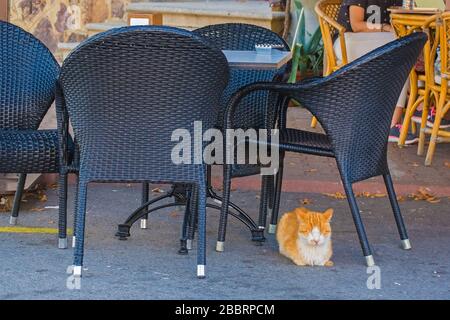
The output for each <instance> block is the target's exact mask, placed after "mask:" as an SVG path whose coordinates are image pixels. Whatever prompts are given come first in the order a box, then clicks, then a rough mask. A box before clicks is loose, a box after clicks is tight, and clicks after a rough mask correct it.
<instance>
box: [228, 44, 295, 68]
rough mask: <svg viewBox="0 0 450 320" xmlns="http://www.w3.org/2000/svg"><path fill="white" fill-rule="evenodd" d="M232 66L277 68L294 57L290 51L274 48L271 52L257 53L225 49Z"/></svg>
mask: <svg viewBox="0 0 450 320" xmlns="http://www.w3.org/2000/svg"><path fill="white" fill-rule="evenodd" d="M223 53H224V54H225V57H226V58H227V60H228V65H229V66H230V68H236V69H254V70H276V69H280V68H281V67H282V66H284V65H285V64H286V63H288V62H289V60H291V58H292V53H291V52H290V51H280V50H276V49H272V53H271V54H262V53H257V52H256V51H237V50H223Z"/></svg>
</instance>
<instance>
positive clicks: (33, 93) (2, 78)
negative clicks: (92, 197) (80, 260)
mask: <svg viewBox="0 0 450 320" xmlns="http://www.w3.org/2000/svg"><path fill="white" fill-rule="evenodd" d="M58 74H59V65H58V63H57V62H56V60H55V59H54V57H53V55H52V54H51V53H50V51H49V50H48V49H47V47H45V45H44V44H43V43H42V42H40V41H39V40H38V39H36V38H35V37H34V36H33V35H31V34H30V33H28V32H26V31H24V30H22V29H21V28H19V27H17V26H15V25H13V24H10V23H7V22H2V21H0V108H1V112H0V172H2V173H20V175H19V183H18V186H17V191H16V195H15V198H14V204H13V208H12V213H11V218H10V224H13V225H14V224H16V223H17V218H18V215H19V209H20V202H21V198H22V194H23V189H24V184H25V180H26V176H27V174H28V173H59V171H60V163H59V161H60V157H59V148H58V133H57V130H37V129H38V127H39V125H40V123H41V121H42V119H43V117H44V115H45V114H46V113H47V111H48V109H49V107H50V106H51V104H52V103H53V100H54V96H55V95H54V93H55V86H56V81H57V78H58ZM68 151H69V153H70V148H69V150H68ZM59 182H60V184H59V187H60V214H59V216H60V219H59V221H60V223H59V247H60V248H66V247H67V238H66V224H65V221H66V218H65V197H64V195H65V194H66V193H67V190H66V189H67V180H66V179H65V176H64V175H60V180H59Z"/></svg>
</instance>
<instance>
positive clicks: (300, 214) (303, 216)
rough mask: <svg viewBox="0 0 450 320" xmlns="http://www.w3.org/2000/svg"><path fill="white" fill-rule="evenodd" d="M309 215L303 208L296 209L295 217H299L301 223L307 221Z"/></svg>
mask: <svg viewBox="0 0 450 320" xmlns="http://www.w3.org/2000/svg"><path fill="white" fill-rule="evenodd" d="M308 213H309V212H308V209H306V208H303V207H302V208H296V209H295V215H296V216H297V219H298V220H301V221H306V220H307V219H308Z"/></svg>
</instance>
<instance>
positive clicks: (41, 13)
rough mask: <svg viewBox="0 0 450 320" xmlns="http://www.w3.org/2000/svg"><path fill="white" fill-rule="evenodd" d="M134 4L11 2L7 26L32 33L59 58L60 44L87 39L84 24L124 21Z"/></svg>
mask: <svg viewBox="0 0 450 320" xmlns="http://www.w3.org/2000/svg"><path fill="white" fill-rule="evenodd" d="M132 1H133V0H10V15H9V17H10V22H12V23H14V24H17V25H19V26H21V27H22V28H24V29H25V30H27V31H29V32H31V33H33V34H34V35H35V36H36V37H37V38H39V39H40V40H41V41H43V42H44V43H45V44H46V45H47V46H48V47H49V49H50V50H51V51H52V52H54V53H55V54H56V55H58V52H57V51H58V50H57V48H58V43H59V42H78V41H80V40H82V39H84V38H85V37H86V30H85V28H84V26H85V25H86V23H93V22H105V21H112V20H118V19H125V9H126V5H127V4H128V3H129V2H132Z"/></svg>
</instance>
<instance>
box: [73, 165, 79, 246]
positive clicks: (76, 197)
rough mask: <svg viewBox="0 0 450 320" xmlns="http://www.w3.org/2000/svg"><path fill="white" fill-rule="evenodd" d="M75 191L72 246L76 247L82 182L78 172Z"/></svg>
mask: <svg viewBox="0 0 450 320" xmlns="http://www.w3.org/2000/svg"><path fill="white" fill-rule="evenodd" d="M75 177H76V179H75V192H74V195H73V203H74V206H73V207H74V209H73V231H72V232H73V235H72V248H75V243H76V241H77V238H76V233H77V220H78V219H77V216H78V185H79V183H80V176H79V175H78V173H77V174H76V175H75Z"/></svg>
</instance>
